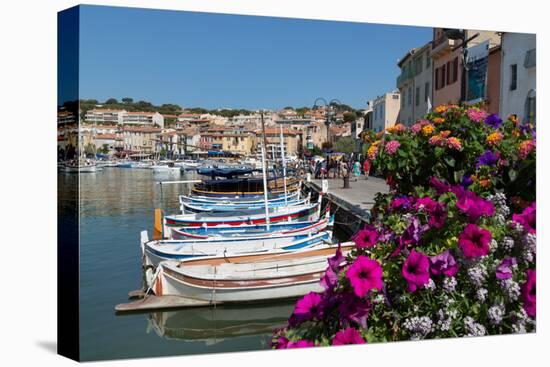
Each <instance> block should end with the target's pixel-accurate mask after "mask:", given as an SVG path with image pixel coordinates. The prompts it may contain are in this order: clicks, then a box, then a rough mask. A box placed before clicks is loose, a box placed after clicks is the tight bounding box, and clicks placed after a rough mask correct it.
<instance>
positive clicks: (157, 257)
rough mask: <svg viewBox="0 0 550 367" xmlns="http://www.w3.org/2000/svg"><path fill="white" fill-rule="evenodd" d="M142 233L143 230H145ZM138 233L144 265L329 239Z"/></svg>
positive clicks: (306, 244) (317, 236)
mask: <svg viewBox="0 0 550 367" xmlns="http://www.w3.org/2000/svg"><path fill="white" fill-rule="evenodd" d="M145 233H146V232H145ZM145 233H142V244H141V246H142V251H143V256H144V257H145V265H153V266H157V265H158V264H159V262H161V261H165V260H178V261H181V260H184V259H188V258H194V257H205V256H221V255H223V254H239V253H262V252H263V253H268V252H270V251H273V250H279V249H281V250H296V249H301V248H306V247H311V246H315V245H318V244H322V243H324V242H329V241H331V239H332V232H331V231H322V232H319V233H317V234H313V235H311V234H310V235H307V234H306V235H296V234H293V233H292V234H275V235H271V236H263V237H258V238H254V237H249V238H244V239H243V238H223V239H198V240H197V239H193V240H152V241H148V240H147V237H146V234H145Z"/></svg>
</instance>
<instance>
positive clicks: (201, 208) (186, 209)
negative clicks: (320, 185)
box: [180, 197, 309, 213]
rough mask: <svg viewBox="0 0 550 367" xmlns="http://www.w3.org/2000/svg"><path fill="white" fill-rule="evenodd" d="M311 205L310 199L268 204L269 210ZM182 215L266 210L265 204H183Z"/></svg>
mask: <svg viewBox="0 0 550 367" xmlns="http://www.w3.org/2000/svg"><path fill="white" fill-rule="evenodd" d="M308 203H309V197H308V198H305V199H301V200H287V201H286V202H285V201H275V202H268V203H267V207H268V208H278V207H284V206H296V205H304V204H308ZM180 208H181V212H182V213H202V212H232V211H236V210H238V211H251V212H252V213H253V212H255V211H257V210H262V209H264V208H265V203H255V204H243V203H211V204H209V203H188V202H182V203H181V206H180Z"/></svg>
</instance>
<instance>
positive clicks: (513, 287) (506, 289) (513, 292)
mask: <svg viewBox="0 0 550 367" xmlns="http://www.w3.org/2000/svg"><path fill="white" fill-rule="evenodd" d="M498 284H499V285H500V288H501V289H502V292H503V293H504V295H505V296H506V298H507V299H508V301H510V302H513V301H517V299H518V298H519V296H520V294H521V287H520V285H519V284H518V283H517V282H516V281H514V280H513V279H512V278H510V279H502V280H500V281H499V282H498Z"/></svg>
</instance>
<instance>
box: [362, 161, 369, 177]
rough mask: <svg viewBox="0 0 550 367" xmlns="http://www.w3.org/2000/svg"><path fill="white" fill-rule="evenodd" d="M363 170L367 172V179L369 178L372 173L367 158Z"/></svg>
mask: <svg viewBox="0 0 550 367" xmlns="http://www.w3.org/2000/svg"><path fill="white" fill-rule="evenodd" d="M363 171H364V172H365V180H368V179H369V174H370V162H369V160H368V159H365V163H363Z"/></svg>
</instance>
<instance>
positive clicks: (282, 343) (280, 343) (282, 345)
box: [275, 336, 290, 349]
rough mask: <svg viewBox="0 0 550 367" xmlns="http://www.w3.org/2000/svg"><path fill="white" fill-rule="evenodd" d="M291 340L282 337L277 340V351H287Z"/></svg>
mask: <svg viewBox="0 0 550 367" xmlns="http://www.w3.org/2000/svg"><path fill="white" fill-rule="evenodd" d="M289 341H290V340H288V339H287V338H285V337H284V336H281V337H280V338H278V339H277V342H276V344H275V345H276V349H286V348H287V346H288V342H289Z"/></svg>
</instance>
